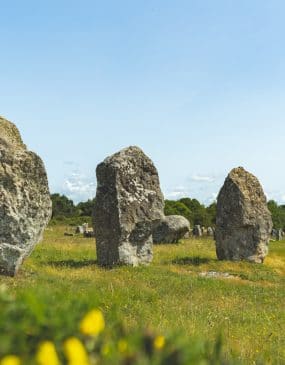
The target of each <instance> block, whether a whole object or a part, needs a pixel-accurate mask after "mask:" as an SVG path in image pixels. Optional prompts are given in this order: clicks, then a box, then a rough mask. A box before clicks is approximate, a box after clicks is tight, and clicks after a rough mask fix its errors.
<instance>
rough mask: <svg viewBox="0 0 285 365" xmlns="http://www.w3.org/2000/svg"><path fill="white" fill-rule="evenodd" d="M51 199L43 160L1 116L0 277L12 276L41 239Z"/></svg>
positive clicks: (49, 213)
mask: <svg viewBox="0 0 285 365" xmlns="http://www.w3.org/2000/svg"><path fill="white" fill-rule="evenodd" d="M50 217H51V200H50V195H49V189H48V181H47V175H46V171H45V168H44V165H43V162H42V160H41V159H40V158H39V157H38V156H37V155H36V154H35V153H33V152H30V151H28V150H27V148H26V146H25V145H24V144H23V142H22V139H21V136H20V133H19V131H18V129H17V127H16V126H15V125H14V124H13V123H11V122H9V121H7V120H6V119H4V118H1V117H0V274H2V275H10V276H14V275H15V274H16V273H17V271H18V269H19V267H20V265H21V264H22V262H23V260H24V258H25V257H27V256H28V255H29V254H30V253H31V251H32V249H33V247H34V245H35V244H36V243H37V242H39V241H40V240H41V238H42V233H43V230H44V228H45V227H46V225H47V223H48V222H49V219H50Z"/></svg>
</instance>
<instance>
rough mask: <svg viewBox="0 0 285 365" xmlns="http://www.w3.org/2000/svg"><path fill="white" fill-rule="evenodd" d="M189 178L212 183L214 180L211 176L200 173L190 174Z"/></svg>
mask: <svg viewBox="0 0 285 365" xmlns="http://www.w3.org/2000/svg"><path fill="white" fill-rule="evenodd" d="M190 180H192V181H197V182H208V183H212V182H214V181H215V178H214V177H212V176H202V175H196V174H195V175H192V176H191V178H190Z"/></svg>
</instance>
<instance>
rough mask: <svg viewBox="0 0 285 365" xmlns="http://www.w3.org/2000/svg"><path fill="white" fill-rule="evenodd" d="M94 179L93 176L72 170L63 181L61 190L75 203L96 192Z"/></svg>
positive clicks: (86, 198)
mask: <svg viewBox="0 0 285 365" xmlns="http://www.w3.org/2000/svg"><path fill="white" fill-rule="evenodd" d="M94 180H95V178H91V177H88V176H85V175H84V174H81V173H79V172H76V171H74V172H72V173H71V174H70V176H69V177H67V178H66V180H65V181H64V184H63V186H62V189H61V190H62V191H61V192H62V193H63V194H64V195H66V196H67V197H68V198H70V199H72V200H73V201H74V202H75V203H78V202H80V201H86V200H88V199H92V198H94V196H95V194H96V183H95V182H94Z"/></svg>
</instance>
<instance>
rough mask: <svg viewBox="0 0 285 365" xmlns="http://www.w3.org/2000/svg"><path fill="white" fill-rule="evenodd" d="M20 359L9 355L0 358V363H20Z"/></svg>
mask: <svg viewBox="0 0 285 365" xmlns="http://www.w3.org/2000/svg"><path fill="white" fill-rule="evenodd" d="M20 364H21V360H20V359H19V358H18V357H17V356H13V355H9V356H6V357H4V358H3V359H2V360H0V365H20Z"/></svg>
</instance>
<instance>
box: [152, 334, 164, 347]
mask: <svg viewBox="0 0 285 365" xmlns="http://www.w3.org/2000/svg"><path fill="white" fill-rule="evenodd" d="M153 345H154V348H155V349H156V350H162V349H163V348H164V346H165V338H164V337H163V336H157V337H156V338H155V339H154V343H153Z"/></svg>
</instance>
